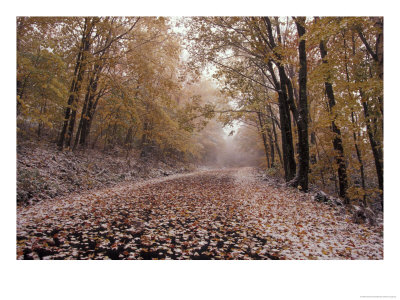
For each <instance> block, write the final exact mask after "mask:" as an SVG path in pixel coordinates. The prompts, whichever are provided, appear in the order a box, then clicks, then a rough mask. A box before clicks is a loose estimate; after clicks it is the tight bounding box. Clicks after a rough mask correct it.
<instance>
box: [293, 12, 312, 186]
mask: <svg viewBox="0 0 400 300" xmlns="http://www.w3.org/2000/svg"><path fill="white" fill-rule="evenodd" d="M304 23H305V18H296V26H297V31H298V34H299V61H300V69H299V110H298V118H297V128H298V130H297V131H298V139H299V147H298V149H299V168H298V172H297V175H296V178H295V179H294V180H293V184H294V185H295V186H297V185H299V186H300V188H301V190H302V191H304V192H306V191H308V169H309V145H308V105H307V56H306V41H305V40H304V39H302V36H303V35H304V34H305V33H306V30H305V27H304Z"/></svg>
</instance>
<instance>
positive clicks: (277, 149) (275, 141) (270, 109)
mask: <svg viewBox="0 0 400 300" xmlns="http://www.w3.org/2000/svg"><path fill="white" fill-rule="evenodd" d="M268 109H269V113H270V116H271V119H272V132H273V134H274V143H275V147H276V152H278V156H279V162H280V163H281V166H283V161H282V154H281V149H279V143H278V135H277V134H276V128H275V122H274V119H275V117H274V115H273V113H272V108H271V105H268Z"/></svg>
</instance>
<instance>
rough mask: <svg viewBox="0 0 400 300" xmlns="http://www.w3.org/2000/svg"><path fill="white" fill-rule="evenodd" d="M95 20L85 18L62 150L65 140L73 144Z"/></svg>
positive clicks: (63, 134) (63, 129) (68, 143)
mask: <svg viewBox="0 0 400 300" xmlns="http://www.w3.org/2000/svg"><path fill="white" fill-rule="evenodd" d="M95 22H96V21H95V20H94V19H93V20H92V21H91V22H90V18H85V25H84V29H83V33H82V40H81V46H80V49H79V52H78V56H77V59H76V65H75V70H74V76H73V78H72V83H71V88H70V92H69V98H68V102H67V104H68V106H67V108H66V109H65V117H64V125H63V127H62V129H61V133H60V137H59V140H58V143H57V145H58V148H59V149H60V150H62V149H63V147H64V142H65V144H66V146H67V147H69V146H70V145H71V139H72V134H73V130H74V126H75V116H76V109H77V107H76V106H77V102H78V97H79V92H80V89H81V85H82V81H83V74H84V72H85V69H86V56H87V53H88V51H89V49H90V43H91V34H92V30H93V27H94V24H95ZM71 111H72V113H71Z"/></svg>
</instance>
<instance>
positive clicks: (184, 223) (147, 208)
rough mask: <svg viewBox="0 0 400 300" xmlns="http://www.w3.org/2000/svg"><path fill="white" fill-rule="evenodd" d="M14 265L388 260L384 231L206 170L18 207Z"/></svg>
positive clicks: (251, 179) (250, 173)
mask: <svg viewBox="0 0 400 300" xmlns="http://www.w3.org/2000/svg"><path fill="white" fill-rule="evenodd" d="M17 259H192V260H195V259H383V226H382V224H381V223H380V224H378V225H377V226H373V227H371V226H366V225H361V224H354V223H352V222H351V220H350V216H349V215H347V214H346V213H345V211H344V210H342V211H340V210H339V209H338V208H337V207H330V206H328V205H325V204H322V203H317V202H314V201H312V200H311V195H309V194H304V193H301V192H299V191H297V190H296V189H290V188H287V187H284V186H280V185H277V184H274V183H272V181H271V182H266V181H261V180H260V179H258V178H257V177H256V173H255V170H253V169H252V168H239V169H223V170H206V171H199V172H194V173H190V174H185V175H173V176H169V177H166V178H161V179H152V180H148V181H143V182H140V183H135V184H132V183H130V184H128V183H124V184H120V185H118V186H116V187H114V188H109V189H102V190H98V191H88V192H83V193H80V194H72V195H69V196H65V197H60V198H57V199H53V200H48V201H42V202H40V203H37V204H35V205H32V206H28V207H18V209H17Z"/></svg>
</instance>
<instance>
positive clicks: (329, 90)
mask: <svg viewBox="0 0 400 300" xmlns="http://www.w3.org/2000/svg"><path fill="white" fill-rule="evenodd" d="M319 48H320V52H321V58H322V63H323V64H327V63H328V61H327V59H326V55H327V54H328V53H327V50H326V48H325V44H324V42H323V41H321V42H320V44H319ZM325 92H326V95H327V97H328V100H329V101H328V104H329V109H330V111H331V112H332V110H333V108H334V107H335V105H336V100H335V95H334V93H333V87H332V83H330V82H329V75H328V76H327V78H326V81H325ZM332 131H333V133H334V134H335V136H334V139H333V148H334V150H335V152H336V163H337V165H338V177H339V196H340V197H342V198H344V199H345V203H349V199H348V197H347V187H348V185H347V168H346V162H345V160H344V150H343V143H342V136H341V132H340V129H339V128H338V127H337V126H336V123H335V120H334V119H333V120H332Z"/></svg>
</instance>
